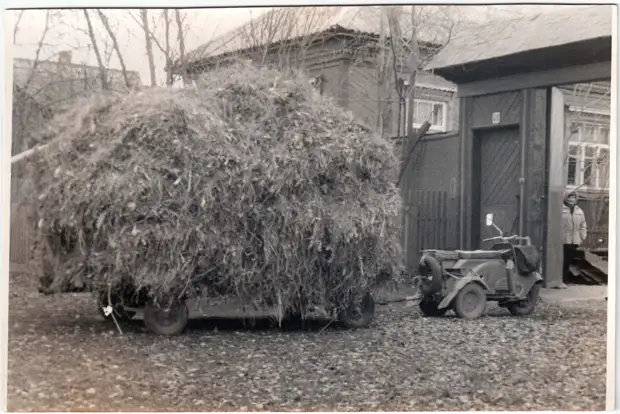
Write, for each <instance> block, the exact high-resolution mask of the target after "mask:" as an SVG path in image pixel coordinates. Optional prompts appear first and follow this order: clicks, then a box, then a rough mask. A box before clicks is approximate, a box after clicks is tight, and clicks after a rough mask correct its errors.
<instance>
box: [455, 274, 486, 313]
mask: <svg viewBox="0 0 620 414" xmlns="http://www.w3.org/2000/svg"><path fill="white" fill-rule="evenodd" d="M486 306H487V295H486V293H485V292H484V289H483V288H482V286H480V285H479V284H478V283H475V282H471V283H468V284H467V285H465V286H464V287H463V288H462V289H461V290H460V291H459V293H458V294H457V295H456V297H455V298H454V312H455V313H456V315H457V316H458V317H459V318H461V319H466V320H473V319H478V318H479V317H481V316H482V315H483V314H484V310H485V309H486Z"/></svg>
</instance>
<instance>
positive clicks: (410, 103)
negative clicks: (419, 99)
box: [407, 6, 420, 140]
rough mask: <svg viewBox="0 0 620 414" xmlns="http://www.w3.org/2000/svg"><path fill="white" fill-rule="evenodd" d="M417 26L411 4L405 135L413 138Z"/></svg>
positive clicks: (413, 8)
mask: <svg viewBox="0 0 620 414" xmlns="http://www.w3.org/2000/svg"><path fill="white" fill-rule="evenodd" d="M417 31H418V28H417V22H416V6H411V53H410V54H409V59H408V62H407V67H408V69H409V71H410V72H409V91H408V94H407V137H408V140H411V139H413V137H414V129H413V122H414V119H413V115H414V113H413V107H414V105H415V82H416V74H417V72H418V62H419V58H420V47H419V45H418V33H417Z"/></svg>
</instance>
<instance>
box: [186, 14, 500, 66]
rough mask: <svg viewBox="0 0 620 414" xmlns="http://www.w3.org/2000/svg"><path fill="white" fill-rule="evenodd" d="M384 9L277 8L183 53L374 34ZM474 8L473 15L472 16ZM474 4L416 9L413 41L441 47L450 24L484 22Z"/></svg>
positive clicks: (193, 56) (404, 23) (210, 54)
mask: <svg viewBox="0 0 620 414" xmlns="http://www.w3.org/2000/svg"><path fill="white" fill-rule="evenodd" d="M386 7H388V6H355V7H353V6H322V7H279V8H274V9H272V10H270V11H267V12H264V13H263V14H262V15H260V16H259V17H258V18H255V19H252V20H250V21H249V22H247V23H246V24H244V25H242V26H240V27H238V28H237V29H234V30H232V31H230V32H227V33H225V34H224V35H222V36H220V37H218V38H216V39H214V40H213V41H211V42H209V43H207V44H204V45H202V46H200V47H198V48H197V49H195V50H193V51H192V52H190V53H189V54H188V57H187V60H188V62H196V61H200V60H204V59H212V58H215V57H218V56H222V55H227V54H231V53H234V52H237V51H241V50H245V49H248V48H252V47H259V46H264V45H268V44H272V43H277V42H281V41H285V40H292V39H296V38H302V37H307V36H312V35H314V34H318V33H322V32H326V31H329V30H334V29H338V28H339V29H342V30H344V31H348V32H354V33H358V34H367V35H371V36H377V35H378V34H379V31H380V26H381V23H380V21H381V11H382V10H381V9H382V8H386ZM474 9H477V11H478V12H477V13H476V12H473V11H474ZM481 10H482V8H481V7H479V6H469V7H465V6H438V5H433V6H418V7H417V8H416V13H417V19H416V20H417V25H418V38H419V40H420V41H421V42H424V43H430V44H443V43H444V42H445V41H446V39H447V38H448V36H451V35H452V33H453V30H454V29H455V26H460V25H464V26H465V25H467V24H468V23H471V22H480V21H482V20H486V19H488V13H489V10H492V8H489V7H485V8H484V12H483V13H481V12H480V11H481ZM400 26H401V32H402V33H401V35H402V36H403V37H407V38H408V37H409V36H410V34H411V28H412V23H411V14H410V13H409V12H408V11H406V12H405V11H403V13H401V14H400Z"/></svg>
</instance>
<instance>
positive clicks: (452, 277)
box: [414, 214, 543, 320]
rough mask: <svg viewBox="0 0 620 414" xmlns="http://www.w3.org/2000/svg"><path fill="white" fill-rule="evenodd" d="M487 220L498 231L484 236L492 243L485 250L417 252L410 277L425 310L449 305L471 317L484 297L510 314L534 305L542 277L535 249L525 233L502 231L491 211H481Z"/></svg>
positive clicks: (437, 311)
mask: <svg viewBox="0 0 620 414" xmlns="http://www.w3.org/2000/svg"><path fill="white" fill-rule="evenodd" d="M486 225H487V226H488V227H493V228H494V229H496V230H497V231H498V232H499V236H497V237H492V238H489V239H484V240H483V242H490V243H492V247H491V249H490V250H473V251H462V250H425V251H423V252H422V258H421V259H420V262H419V266H418V271H419V275H417V276H416V277H415V278H414V283H415V285H416V287H417V288H418V294H417V295H416V299H417V300H418V301H419V306H420V310H421V311H422V313H423V314H424V315H425V316H443V315H444V314H445V313H446V312H447V311H448V310H450V309H452V310H454V312H455V313H456V315H457V316H458V317H460V318H462V319H468V320H471V319H476V318H479V317H480V316H482V315H483V313H484V311H485V308H486V305H487V302H488V301H496V302H498V304H499V306H501V307H505V308H507V309H508V310H509V311H510V313H511V314H513V315H519V316H520V315H529V314H531V313H532V312H533V311H534V309H535V307H536V303H537V301H538V297H539V293H540V288H541V286H542V282H543V278H542V277H541V275H540V274H539V273H538V269H539V267H540V262H541V257H540V254H539V252H538V249H537V248H536V247H535V246H532V245H531V241H530V238H529V237H520V236H517V235H513V236H504V233H503V232H502V230H501V229H500V228H499V227H497V226H496V225H495V224H494V222H493V214H487V215H486Z"/></svg>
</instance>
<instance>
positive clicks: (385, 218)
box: [31, 65, 401, 309]
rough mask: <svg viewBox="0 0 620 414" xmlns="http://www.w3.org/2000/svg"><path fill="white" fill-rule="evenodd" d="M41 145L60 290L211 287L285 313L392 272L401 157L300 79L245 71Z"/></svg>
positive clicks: (120, 100)
mask: <svg viewBox="0 0 620 414" xmlns="http://www.w3.org/2000/svg"><path fill="white" fill-rule="evenodd" d="M41 139H43V140H46V141H54V142H56V143H58V145H55V146H54V147H53V149H50V150H49V151H47V152H46V153H45V156H39V157H38V158H37V160H36V162H35V163H33V164H32V168H31V173H32V179H33V182H35V183H36V187H37V190H38V191H37V193H36V196H37V197H38V198H37V200H36V203H37V205H38V207H39V217H40V221H39V226H40V228H41V230H42V233H43V234H44V235H45V236H46V237H47V239H48V240H49V241H50V246H51V250H52V251H53V255H54V257H55V261H54V262H55V263H56V265H55V266H56V268H55V269H54V270H53V272H52V274H53V277H52V278H51V279H49V280H47V281H46V283H48V284H50V286H51V288H53V289H56V290H62V289H63V286H67V285H71V284H72V285H80V284H81V285H84V286H87V287H88V289H92V290H99V289H103V288H105V287H107V286H108V284H111V285H112V286H114V287H115V288H118V287H120V286H122V285H126V284H131V285H132V286H134V287H135V288H137V289H141V290H144V291H148V292H149V294H150V295H152V296H155V297H164V296H166V295H170V294H180V293H181V292H185V293H189V294H194V293H196V294H198V292H197V291H196V290H195V289H196V287H197V286H202V287H203V290H202V292H201V293H200V294H207V295H224V294H237V295H239V296H241V297H242V298H244V299H245V300H248V301H250V302H254V303H256V302H260V303H269V302H273V301H274V300H276V298H279V299H280V300H281V301H282V304H283V305H284V306H285V307H286V308H289V309H291V308H294V307H296V306H298V305H300V304H302V303H307V302H309V301H312V302H314V303H326V304H332V305H334V304H338V303H346V302H347V301H348V300H349V299H350V298H351V297H352V295H353V294H358V293H360V292H361V291H364V290H366V289H368V288H370V287H371V286H372V285H373V284H374V283H375V281H376V278H377V276H378V275H380V274H386V273H389V274H398V272H399V266H400V263H401V258H400V254H401V252H400V246H399V213H400V208H401V199H400V194H399V191H398V189H397V188H396V187H395V184H394V177H395V176H396V175H397V174H396V170H397V169H398V160H397V158H396V157H395V156H394V152H393V147H392V144H391V143H390V142H388V141H386V140H384V139H381V138H378V137H376V136H375V135H374V134H372V133H371V132H370V131H368V130H367V129H366V128H365V127H364V126H362V125H360V124H358V123H356V122H355V121H354V119H353V118H352V116H351V115H350V114H348V113H346V112H345V111H343V110H342V109H339V108H338V107H337V106H336V105H335V104H334V103H333V102H331V101H330V100H328V99H326V98H324V97H321V96H319V95H318V94H317V93H316V92H315V91H314V90H313V89H312V88H311V86H309V85H308V84H307V81H306V80H305V79H303V78H302V77H299V76H293V77H284V76H283V75H282V74H279V73H277V72H274V71H271V70H267V69H256V68H254V67H249V66H243V65H237V66H234V67H230V68H227V69H221V70H219V71H217V72H214V73H210V74H209V75H208V78H206V79H204V80H201V81H200V82H198V85H196V86H195V87H192V88H182V89H171V88H168V89H157V88H154V89H148V90H145V91H141V92H135V93H131V94H108V95H98V96H96V97H92V98H90V99H87V100H84V101H82V102H79V103H78V104H77V105H76V106H75V107H73V108H72V109H71V110H70V111H68V112H66V113H64V114H63V115H61V116H59V117H57V118H56V119H54V120H53V121H52V122H51V123H50V125H49V126H48V128H47V130H46V131H45V133H44V134H43V135H42V136H41ZM48 273H49V272H48ZM47 277H48V278H49V277H50V274H48V275H47Z"/></svg>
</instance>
